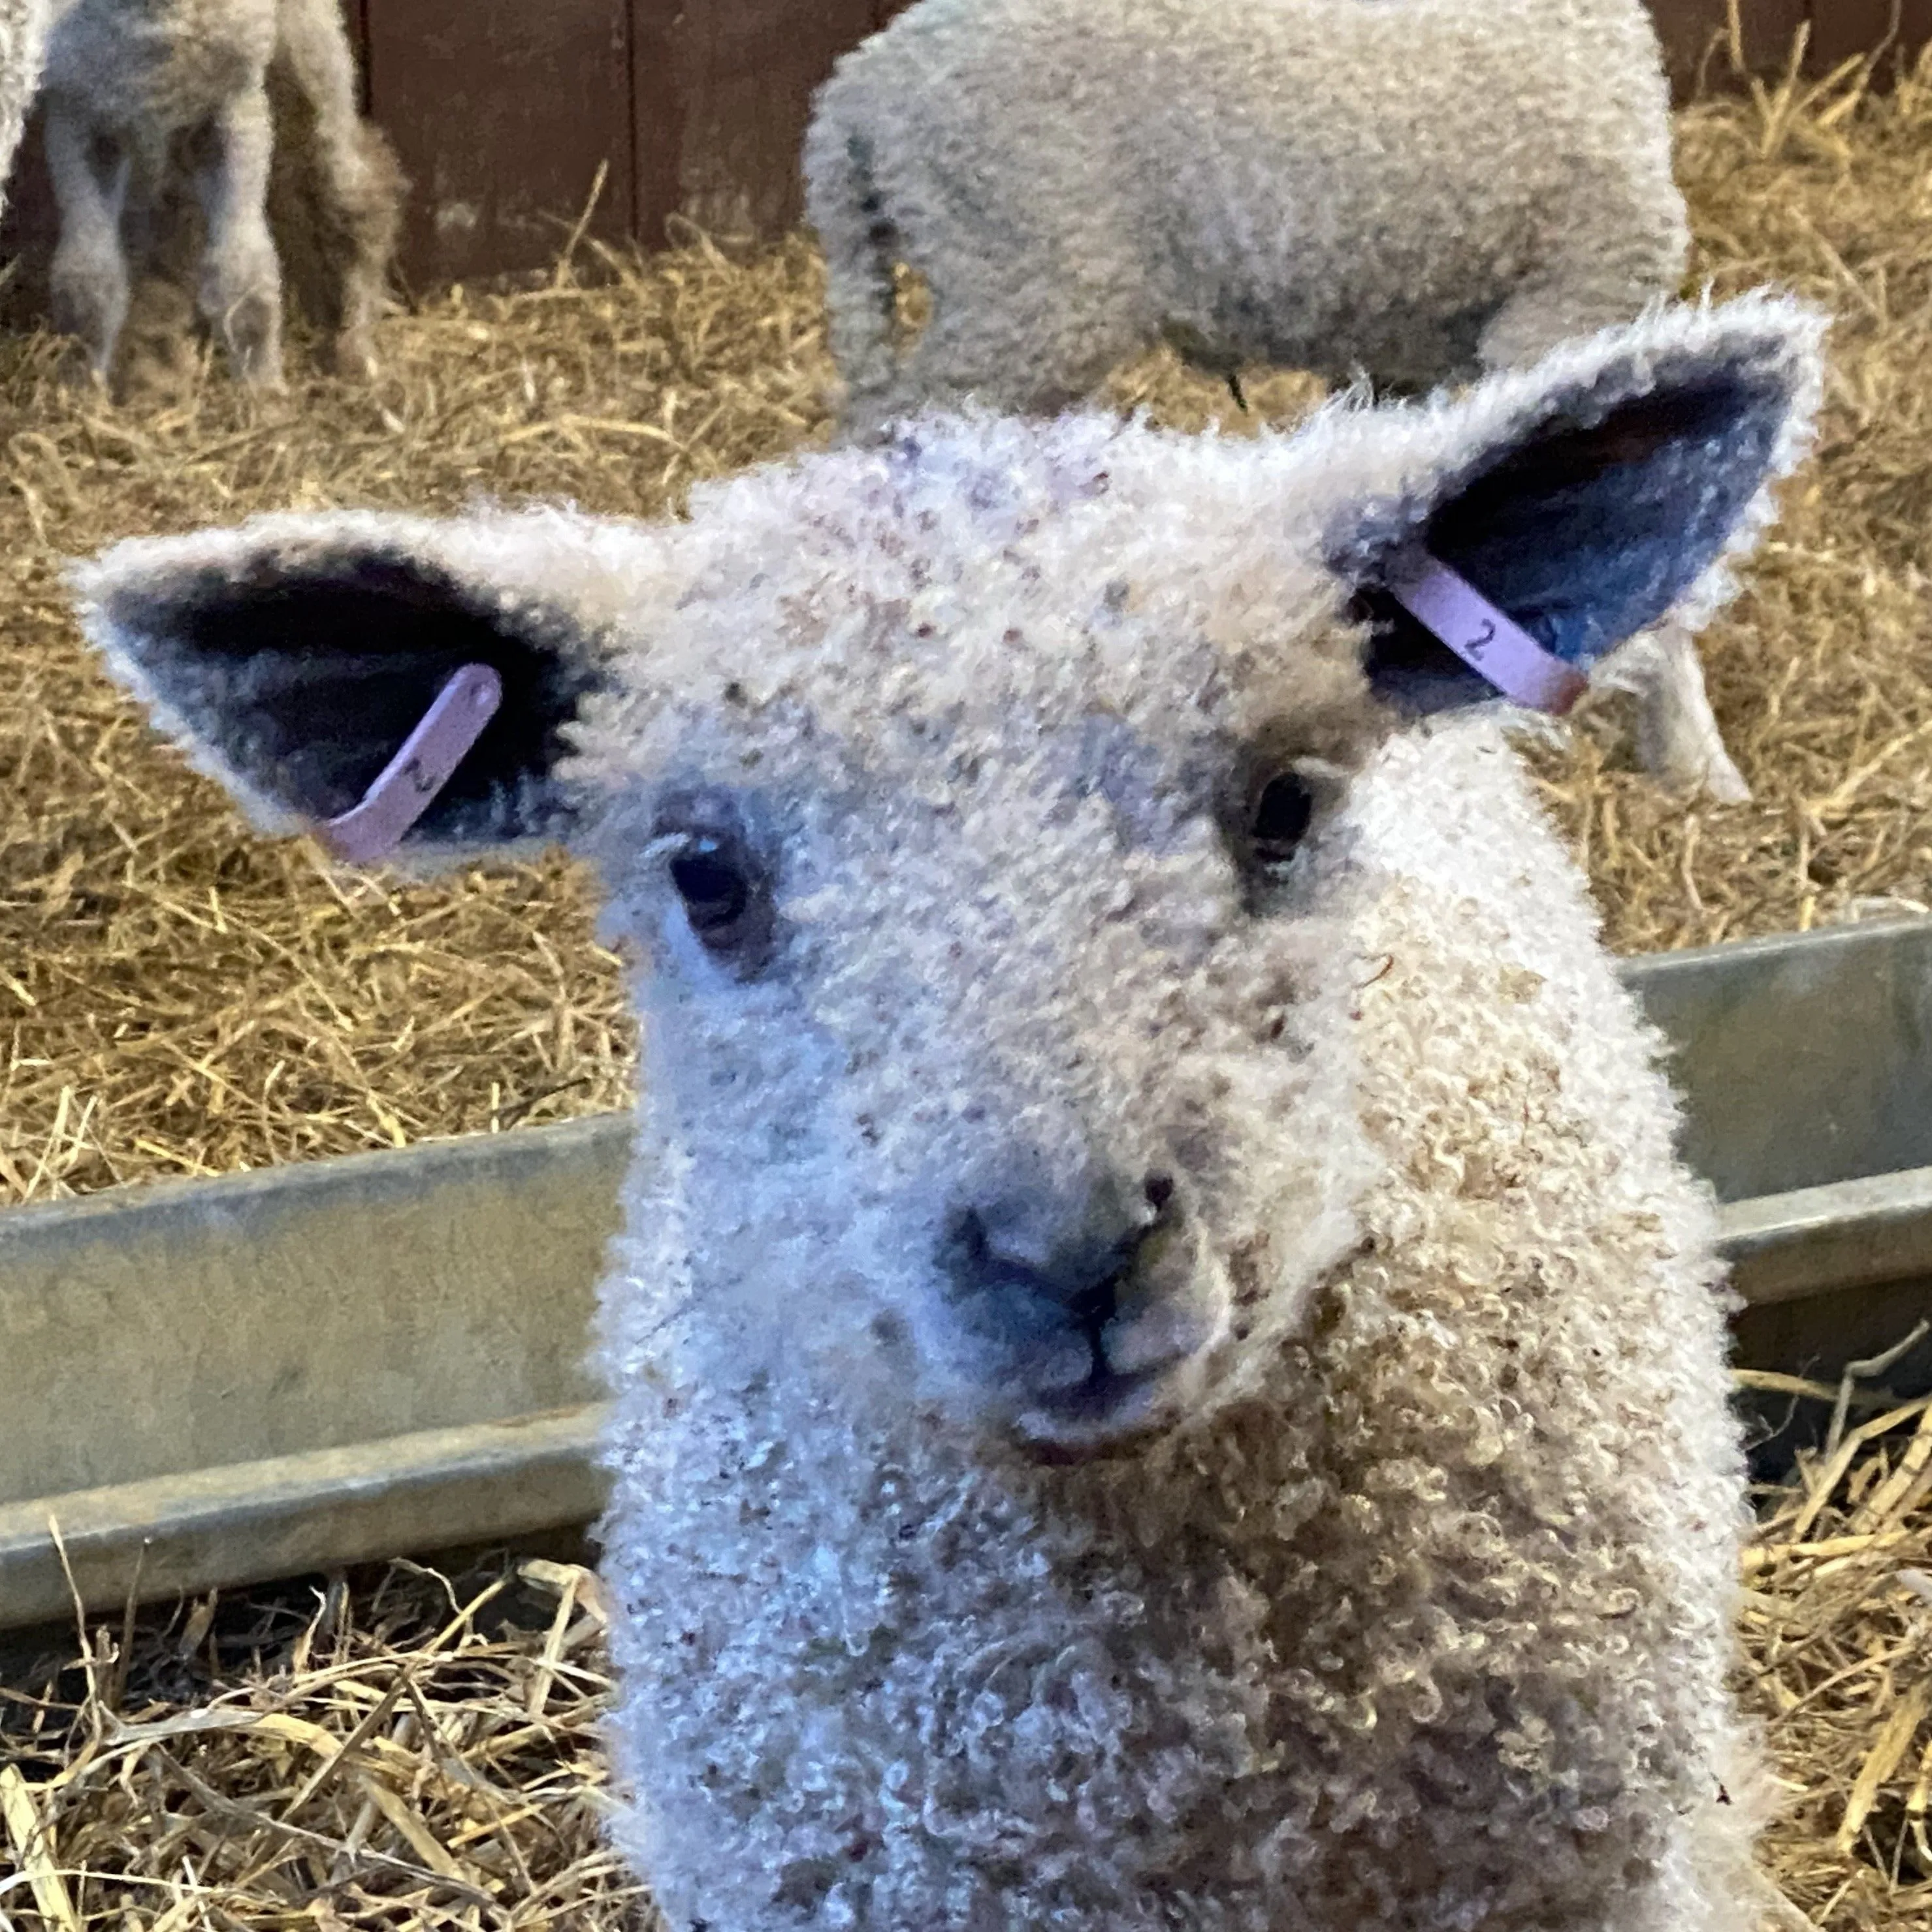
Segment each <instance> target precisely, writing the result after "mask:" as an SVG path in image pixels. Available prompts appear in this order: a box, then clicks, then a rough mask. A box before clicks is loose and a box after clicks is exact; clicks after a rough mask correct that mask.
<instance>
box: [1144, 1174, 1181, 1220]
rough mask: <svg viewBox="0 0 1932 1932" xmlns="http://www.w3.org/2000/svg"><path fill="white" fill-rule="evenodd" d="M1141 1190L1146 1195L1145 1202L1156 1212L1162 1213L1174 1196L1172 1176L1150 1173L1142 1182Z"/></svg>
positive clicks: (1164, 1212)
mask: <svg viewBox="0 0 1932 1932" xmlns="http://www.w3.org/2000/svg"><path fill="white" fill-rule="evenodd" d="M1141 1192H1142V1194H1144V1195H1145V1196H1146V1197H1147V1205H1148V1206H1149V1207H1150V1208H1152V1209H1153V1210H1154V1212H1155V1213H1156V1214H1166V1211H1167V1208H1168V1204H1169V1202H1171V1201H1172V1199H1174V1176H1173V1175H1171V1174H1151V1175H1148V1178H1146V1180H1145V1181H1142V1184H1141Z"/></svg>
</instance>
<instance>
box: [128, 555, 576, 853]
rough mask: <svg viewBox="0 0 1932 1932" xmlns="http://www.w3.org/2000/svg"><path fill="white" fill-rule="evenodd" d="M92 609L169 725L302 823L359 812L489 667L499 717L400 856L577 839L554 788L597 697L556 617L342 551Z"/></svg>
mask: <svg viewBox="0 0 1932 1932" xmlns="http://www.w3.org/2000/svg"><path fill="white" fill-rule="evenodd" d="M98 613H99V616H100V617H101V619H104V620H105V622H104V624H102V625H99V626H98V628H100V629H101V630H102V631H104V632H105V634H104V636H103V637H102V638H101V641H102V642H103V643H104V644H105V645H106V646H107V649H108V650H109V651H110V655H113V656H115V658H118V659H119V660H120V661H121V663H122V664H123V666H124V668H125V669H127V670H129V671H130V672H131V673H133V681H135V682H136V683H137V684H138V685H141V686H142V687H144V688H145V693H146V694H147V695H148V696H149V697H151V699H153V700H154V701H156V703H157V705H158V706H159V707H160V709H162V711H163V713H164V714H165V718H164V721H166V722H167V723H168V724H171V725H172V727H173V728H174V729H175V730H176V731H177V732H178V733H180V734H181V736H184V738H186V739H188V740H189V741H190V743H191V744H192V745H193V747H194V748H195V749H196V751H198V752H199V753H200V754H202V755H203V756H204V757H206V758H208V759H210V760H211V761H212V762H213V763H214V764H215V765H216V766H217V767H219V768H220V769H221V770H222V771H223V774H224V775H226V776H228V777H229V778H230V779H231V781H233V782H234V783H236V784H237V785H238V786H239V787H241V788H242V789H243V790H245V792H248V793H253V794H254V796H255V797H256V798H257V799H258V800H260V801H261V802H265V803H266V804H268V805H272V806H274V807H278V808H281V810H283V811H286V812H288V813H291V814H294V815H296V816H297V817H301V818H303V819H307V820H317V819H326V818H332V817H335V816H337V815H338V814H340V813H341V812H344V811H347V810H348V809H349V808H350V807H351V806H353V805H356V804H357V803H358V802H359V801H360V800H361V799H362V796H363V794H364V793H365V791H367V790H368V787H369V786H370V784H371V782H372V781H374V779H375V778H376V777H377V775H378V774H379V773H380V772H381V771H382V769H383V766H385V765H386V764H387V763H389V760H390V759H391V758H392V757H393V756H394V754H395V751H396V749H397V748H398V746H399V745H401V742H402V741H403V740H404V739H405V738H406V737H407V736H408V735H409V733H410V732H411V731H412V730H413V729H414V728H415V727H416V725H417V724H418V723H419V722H420V721H421V720H422V716H423V714H424V712H425V711H426V710H427V709H428V708H429V706H430V703H431V700H433V699H434V697H436V695H437V693H438V691H440V690H441V689H442V688H443V685H444V684H445V683H446V682H447V681H448V679H449V677H450V676H451V674H452V673H453V672H455V670H458V669H459V668H460V667H461V666H463V665H464V664H487V665H489V666H490V667H491V668H492V669H493V670H495V671H496V673H497V674H498V676H499V677H500V678H501V679H502V687H503V694H502V703H501V704H500V706H499V708H498V709H497V711H496V715H494V716H493V718H491V719H490V722H489V723H488V724H486V725H485V726H484V729H483V731H482V733H481V736H479V737H478V739H477V741H476V742H475V745H473V746H472V748H470V750H469V752H468V753H467V754H466V755H465V756H464V757H463V761H462V763H460V765H458V767H457V769H456V770H455V773H454V775H452V778H451V779H450V781H449V784H447V785H446V787H444V788H443V790H442V791H441V792H440V793H438V795H437V797H436V798H435V799H434V801H433V802H431V805H429V807H428V809H427V810H426V811H425V812H424V814H423V815H422V817H421V818H420V819H419V820H418V821H417V823H416V826H415V827H414V828H413V829H412V831H411V832H410V834H409V835H408V838H407V843H408V844H411V845H416V846H424V845H439V844H440V845H450V844H494V843H498V842H500V841H505V840H510V839H516V838H531V837H544V836H553V835H561V834H562V832H564V831H565V829H567V820H568V810H567V808H566V805H565V801H564V800H563V799H562V795H561V793H559V790H558V788H557V787H556V784H555V781H554V779H553V772H554V770H555V769H556V765H557V763H558V762H559V760H560V759H561V758H562V756H563V755H564V753H565V749H566V746H565V727H567V726H568V724H570V722H571V720H572V719H574V718H575V717H576V715H577V712H578V709H579V708H580V706H581V704H582V703H583V699H584V697H585V696H586V694H587V693H588V692H589V691H590V690H591V688H592V687H593V686H594V685H595V683H596V682H597V681H598V680H597V673H596V667H595V661H594V660H593V658H592V656H591V655H590V654H589V652H587V651H586V647H585V643H584V640H583V637H582V636H581V634H580V633H579V632H578V631H577V628H576V627H575V626H574V625H572V624H571V622H570V621H569V620H568V619H567V618H565V616H562V614H561V613H557V612H556V611H553V610H546V609H544V608H543V607H532V606H529V605H525V604H517V603H515V602H514V601H511V600H508V599H504V598H499V597H498V596H497V595H495V594H493V592H489V591H487V590H485V589H478V588H477V587H475V586H470V585H467V584H465V583H462V582H460V581H459V580H458V579H456V578H455V577H453V576H452V575H450V574H448V573H446V572H445V571H443V570H441V569H440V568H437V566H436V565H434V564H431V563H428V562H425V561H424V560H422V559H419V558H415V557H407V556H384V555H380V554H374V555H372V554H370V553H368V552H366V551H360V552H359V551H347V550H345V551H344V552H343V553H340V554H333V555H332V554H329V553H323V554H321V555H319V556H310V557H306V558H305V559H302V561H301V562H296V563H292V562H290V561H289V560H288V559H286V558H271V559H262V560H260V562H255V563H252V564H251V565H245V566H244V567H243V568H242V569H240V570H239V571H235V570H230V569H226V568H219V567H216V566H199V567H196V566H188V567H182V568H175V569H172V570H169V569H163V570H160V571H157V572H155V573H154V574H151V575H145V576H139V575H137V576H136V577H133V579H132V580H130V579H127V578H124V579H123V580H121V582H120V583H118V584H116V585H115V586H113V588H112V589H109V590H107V592H105V593H104V595H101V598H100V599H99V602H98Z"/></svg>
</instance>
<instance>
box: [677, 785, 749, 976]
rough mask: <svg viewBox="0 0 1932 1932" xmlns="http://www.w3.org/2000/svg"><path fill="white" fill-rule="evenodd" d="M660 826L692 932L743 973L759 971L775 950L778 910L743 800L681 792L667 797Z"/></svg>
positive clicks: (738, 973) (722, 960)
mask: <svg viewBox="0 0 1932 1932" xmlns="http://www.w3.org/2000/svg"><path fill="white" fill-rule="evenodd" d="M656 830H657V833H658V836H659V837H660V838H664V839H665V840H666V841H667V843H668V844H669V846H670V853H669V856H668V857H667V859H666V860H665V862H664V869H665V871H667V873H668V874H670V883H671V885H672V887H673V889H674V890H675V891H676V893H677V895H678V897H679V899H680V900H681V901H682V902H683V906H684V917H685V924H686V925H687V926H689V927H690V929H691V936H692V937H693V938H694V939H695V940H696V941H697V943H698V944H699V945H700V946H702V947H703V948H704V950H706V952H707V953H710V954H711V955H712V956H713V957H714V958H715V959H716V960H717V961H718V963H719V964H720V965H724V966H727V967H729V968H730V970H731V971H732V972H733V974H736V976H737V977H739V978H740V979H748V978H750V977H752V976H753V975H754V974H756V973H757V971H759V970H760V968H762V967H763V965H765V963H766V961H767V959H769V957H770V956H771V952H772V942H773V939H774V937H775V932H776V929H777V914H776V910H775V907H774V906H773V904H772V888H771V880H770V877H769V874H768V872H767V870H766V867H765V865H764V864H763V862H762V861H761V860H760V858H759V856H758V855H757V852H756V850H754V847H753V846H752V844H751V841H750V840H749V839H748V838H747V836H746V835H745V830H744V827H743V826H742V823H740V822H739V818H738V815H737V813H736V809H735V808H734V807H733V805H732V804H731V802H730V800H728V799H723V798H720V797H716V796H712V795H711V794H710V793H703V792H690V793H682V792H681V793H676V794H674V795H673V796H671V797H670V798H668V799H666V800H665V801H664V804H663V806H662V808H661V810H660V811H659V813H658V820H657V826H656Z"/></svg>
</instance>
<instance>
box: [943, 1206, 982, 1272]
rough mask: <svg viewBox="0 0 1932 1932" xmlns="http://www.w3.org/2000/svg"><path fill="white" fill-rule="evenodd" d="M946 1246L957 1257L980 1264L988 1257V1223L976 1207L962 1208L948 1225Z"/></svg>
mask: <svg viewBox="0 0 1932 1932" xmlns="http://www.w3.org/2000/svg"><path fill="white" fill-rule="evenodd" d="M945 1245H946V1248H947V1252H948V1253H950V1254H952V1255H953V1256H955V1257H956V1259H959V1260H960V1261H962V1262H966V1263H968V1265H972V1266H975V1267H977V1266H979V1265H982V1264H983V1263H984V1262H985V1261H986V1258H987V1247H986V1223H985V1222H984V1221H983V1220H981V1219H980V1211H979V1210H978V1209H977V1208H961V1209H960V1210H959V1212H958V1213H957V1214H955V1215H954V1216H953V1218H952V1219H951V1220H950V1221H949V1222H948V1223H947V1227H946V1244H945Z"/></svg>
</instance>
